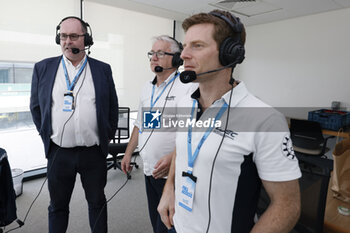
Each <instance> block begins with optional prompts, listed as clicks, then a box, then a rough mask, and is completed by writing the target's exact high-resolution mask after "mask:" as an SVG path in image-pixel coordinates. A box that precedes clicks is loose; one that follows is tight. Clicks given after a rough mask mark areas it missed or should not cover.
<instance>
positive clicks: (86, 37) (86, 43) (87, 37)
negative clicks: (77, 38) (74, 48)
mask: <svg viewBox="0 0 350 233" xmlns="http://www.w3.org/2000/svg"><path fill="white" fill-rule="evenodd" d="M93 44H94V41H93V40H92V36H91V35H89V34H88V33H85V35H84V46H85V47H87V46H91V45H93Z"/></svg>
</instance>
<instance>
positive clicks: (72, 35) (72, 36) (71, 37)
mask: <svg viewBox="0 0 350 233" xmlns="http://www.w3.org/2000/svg"><path fill="white" fill-rule="evenodd" d="M80 36H85V35H78V34H70V35H68V34H65V33H60V39H61V40H63V41H65V40H67V38H68V37H69V39H70V40H72V41H75V40H78V38H79V37H80Z"/></svg>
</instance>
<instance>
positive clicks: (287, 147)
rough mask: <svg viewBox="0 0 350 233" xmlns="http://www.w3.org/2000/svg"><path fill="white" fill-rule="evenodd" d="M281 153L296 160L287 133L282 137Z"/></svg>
mask: <svg viewBox="0 0 350 233" xmlns="http://www.w3.org/2000/svg"><path fill="white" fill-rule="evenodd" d="M282 153H283V155H284V156H286V157H287V158H288V159H290V160H296V156H295V153H294V149H293V143H292V140H291V139H290V136H289V134H288V135H286V136H285V137H284V138H283V142H282Z"/></svg>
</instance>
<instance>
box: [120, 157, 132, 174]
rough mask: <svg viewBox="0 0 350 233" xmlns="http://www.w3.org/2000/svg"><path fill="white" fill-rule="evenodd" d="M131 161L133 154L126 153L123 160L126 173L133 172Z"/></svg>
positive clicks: (122, 164) (123, 168) (122, 163)
mask: <svg viewBox="0 0 350 233" xmlns="http://www.w3.org/2000/svg"><path fill="white" fill-rule="evenodd" d="M130 162H131V154H125V155H124V157H123V159H122V162H121V167H122V171H123V172H124V173H125V174H127V173H129V172H131V170H132V166H130Z"/></svg>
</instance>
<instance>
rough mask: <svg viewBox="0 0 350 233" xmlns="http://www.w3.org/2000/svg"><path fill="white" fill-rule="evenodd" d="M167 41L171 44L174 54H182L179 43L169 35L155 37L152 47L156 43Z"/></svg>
mask: <svg viewBox="0 0 350 233" xmlns="http://www.w3.org/2000/svg"><path fill="white" fill-rule="evenodd" d="M159 40H161V41H166V42H169V43H170V51H171V52H172V53H176V52H181V48H180V45H179V43H178V42H176V40H175V39H173V38H172V37H170V36H167V35H161V36H155V37H153V38H152V45H154V43H156V42H157V41H159Z"/></svg>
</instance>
